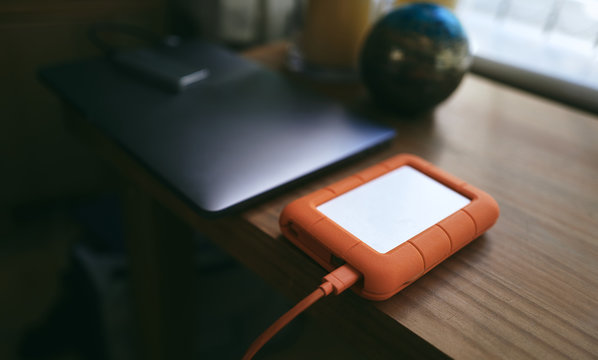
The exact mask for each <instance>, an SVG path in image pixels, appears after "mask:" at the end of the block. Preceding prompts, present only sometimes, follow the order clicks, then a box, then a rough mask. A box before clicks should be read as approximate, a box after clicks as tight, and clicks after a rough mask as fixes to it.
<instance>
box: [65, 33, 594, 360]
mask: <svg viewBox="0 0 598 360" xmlns="http://www.w3.org/2000/svg"><path fill="white" fill-rule="evenodd" d="M284 50H285V47H284V45H283V44H278V45H272V46H267V47H264V48H260V49H256V50H253V51H250V52H248V53H247V54H246V55H247V56H248V57H250V58H253V59H256V60H257V61H261V62H263V63H265V64H267V65H269V66H273V67H278V68H279V67H280V66H281V63H282V58H283V56H284ZM320 89H322V88H321V87H320ZM324 91H327V92H329V93H332V94H334V95H336V96H338V97H339V98H341V99H342V100H344V101H350V104H351V106H354V107H357V108H360V109H361V110H366V111H369V112H370V113H371V114H372V116H375V117H378V118H379V119H381V120H382V121H384V122H387V123H389V124H393V126H396V128H397V129H398V131H399V136H398V137H397V138H396V140H394V141H393V143H392V144H391V146H390V147H388V148H385V149H383V150H382V151H379V152H376V153H374V154H372V155H369V156H367V157H365V158H363V159H361V160H358V161H356V162H352V163H350V164H349V165H347V166H345V167H343V168H341V169H337V170H334V171H332V172H328V173H327V174H326V175H323V176H320V177H318V178H316V179H315V180H312V181H310V182H307V183H304V184H303V185H301V186H299V187H296V188H294V189H293V190H290V191H287V192H285V193H283V194H281V195H278V196H276V197H274V198H271V199H270V200H268V201H265V202H262V203H260V204H259V205H257V206H254V207H252V208H251V209H249V210H247V211H245V212H243V213H241V214H238V215H235V216H229V217H226V218H220V219H216V220H207V219H205V218H202V217H200V216H198V215H197V214H196V213H194V212H193V211H192V210H191V209H190V208H189V207H188V206H187V205H186V204H185V203H183V202H182V201H181V200H180V199H179V198H177V197H176V195H175V194H174V193H172V192H170V191H169V190H168V189H166V188H165V187H164V186H162V185H161V184H160V183H159V182H158V181H157V180H156V179H155V178H154V177H152V176H151V175H150V174H149V173H147V172H146V171H145V170H144V169H143V168H142V167H141V166H140V165H139V164H137V163H136V161H135V160H133V159H132V158H130V157H129V156H128V155H126V154H125V153H124V152H123V151H122V150H120V148H118V147H117V146H116V145H115V144H113V143H111V142H110V141H109V140H108V139H106V138H105V137H103V135H102V134H101V133H99V132H98V131H97V130H95V129H93V128H91V127H90V125H88V123H87V122H85V121H84V119H81V118H78V117H77V116H71V117H70V124H71V125H72V128H73V130H74V131H75V132H76V133H77V134H78V136H80V137H83V138H84V139H85V140H86V141H87V142H89V143H90V145H91V146H92V147H94V148H95V149H96V150H98V152H99V153H100V154H101V155H102V156H104V157H105V158H107V159H108V161H110V162H111V163H113V164H114V165H116V167H117V168H118V169H120V170H121V171H122V173H123V174H124V175H125V177H126V178H127V179H128V180H129V181H130V182H131V184H132V185H133V186H131V191H130V192H129V197H128V198H129V202H128V204H129V211H128V213H129V214H130V216H128V217H127V218H128V221H129V223H130V224H132V225H135V224H137V225H139V224H141V226H131V227H130V228H131V229H134V230H132V231H131V232H130V233H129V247H130V249H131V251H130V253H131V265H132V272H131V276H132V279H133V282H134V284H135V292H136V295H137V299H138V300H139V301H140V303H139V306H138V309H139V313H140V319H141V321H142V324H143V326H142V327H141V328H142V330H143V332H142V338H143V339H144V340H145V342H146V343H145V348H146V349H148V358H156V359H157V358H181V356H182V355H183V354H184V350H180V349H185V346H188V344H189V339H185V337H184V336H180V335H181V333H182V332H181V329H183V328H184V326H192V324H191V321H190V320H188V316H186V315H185V313H184V311H183V309H184V308H185V306H188V305H189V304H188V302H190V301H192V299H193V296H194V295H193V294H186V293H185V289H184V285H183V283H182V281H178V282H177V281H172V280H173V279H179V277H184V276H187V277H188V276H189V275H188V274H187V275H185V273H186V272H187V271H188V269H189V268H190V267H191V264H192V259H191V257H190V256H188V254H189V252H188V251H187V250H188V244H184V243H182V242H177V241H174V239H170V238H171V237H172V235H171V234H169V235H168V236H160V231H152V230H151V229H150V228H149V227H148V226H147V225H148V224H152V226H158V227H159V224H157V223H156V222H154V221H152V217H153V216H154V215H155V210H152V209H155V206H154V205H152V204H155V203H159V204H161V205H160V206H163V208H164V209H167V210H157V211H164V212H168V213H171V214H172V215H173V216H170V217H167V218H169V219H171V220H168V221H175V220H174V219H183V220H184V222H185V223H187V224H190V225H192V227H194V228H196V229H198V230H199V231H201V232H203V233H205V234H207V235H208V236H209V237H210V238H211V239H212V240H213V242H214V243H216V244H217V245H218V246H220V247H221V248H223V249H224V250H226V251H227V252H228V253H229V254H231V255H232V256H234V257H235V258H236V259H238V261H239V262H241V263H242V264H244V265H245V266H246V267H248V268H249V269H251V270H253V271H254V272H256V273H257V274H258V275H260V276H261V277H262V278H263V279H265V280H266V281H267V282H268V283H269V284H271V285H272V286H273V287H274V288H276V289H277V290H279V291H280V292H282V293H283V294H285V295H287V296H288V297H290V298H291V299H299V298H301V297H303V296H305V295H306V294H307V293H308V292H310V291H311V290H312V289H314V288H315V287H316V286H317V285H318V284H319V282H320V278H321V277H322V276H323V275H324V271H323V270H322V269H321V268H320V267H319V266H318V265H316V264H315V263H314V262H313V261H312V260H311V259H309V258H308V257H307V256H305V255H304V254H303V253H302V252H301V251H299V250H298V249H296V248H295V247H294V246H293V245H291V244H290V243H289V242H288V241H287V240H285V239H284V238H283V237H282V236H281V233H280V230H279V228H278V216H279V214H280V212H281V210H282V208H283V207H284V206H285V205H286V204H287V203H288V202H290V201H291V200H293V199H295V198H297V197H299V196H301V195H305V194H307V193H309V192H311V191H313V190H316V189H318V188H320V187H323V186H326V185H328V184H331V183H333V182H334V181H337V180H339V179H342V178H343V177H345V176H348V175H349V174H352V173H353V172H356V171H359V170H361V169H364V168H365V167H367V166H370V165H372V164H375V163H377V162H379V161H381V160H383V159H385V158H387V157H390V156H392V155H394V154H397V153H400V152H410V153H414V154H417V155H419V156H421V157H423V158H425V159H427V160H429V161H430V162H432V163H434V164H436V165H437V166H439V167H441V168H443V169H445V170H447V171H448V172H450V173H453V174H455V175H457V176H458V177H460V178H462V179H464V180H465V181H467V182H469V183H471V184H473V185H475V186H477V187H479V188H481V189H484V190H486V191H487V192H489V193H490V194H492V195H493V197H494V198H495V199H496V200H497V202H498V203H499V205H500V208H501V216H500V218H499V220H498V222H497V224H496V225H495V226H494V227H493V228H492V229H491V230H490V231H489V232H488V233H487V234H485V235H484V236H482V237H481V238H479V239H477V240H475V241H473V242H472V243H471V244H470V245H468V246H466V247H465V248H464V249H462V250H460V251H459V252H458V253H457V254H455V255H454V256H452V257H451V258H449V259H448V260H446V261H444V262H443V263H441V264H440V265H439V266H437V267H436V268H435V269H434V270H432V271H431V272H429V273H428V274H426V275H425V276H424V277H422V278H421V279H419V280H418V281H417V282H415V283H414V284H413V285H411V286H409V287H408V288H406V289H405V290H403V291H401V292H400V293H399V294H397V295H395V296H394V297H392V298H391V299H389V300H387V301H384V302H370V301H366V300H363V299H361V298H359V297H357V296H356V295H354V294H352V293H350V292H349V293H346V294H343V295H342V296H339V297H336V298H327V299H326V300H324V301H322V302H321V303H320V304H317V305H316V306H315V307H314V308H313V309H312V310H311V312H312V313H313V314H315V315H316V316H318V317H319V318H320V319H322V320H323V323H324V326H331V328H333V329H335V331H337V332H340V333H342V335H343V336H345V337H346V338H347V339H349V340H350V344H351V345H350V346H352V347H354V348H355V354H357V355H358V357H368V358H398V357H399V356H400V355H406V356H413V357H415V356H417V357H421V356H423V355H427V356H428V357H445V356H449V357H454V358H459V359H479V358H494V357H500V358H508V359H512V358H529V357H536V358H575V359H582V358H596V357H598V118H597V117H596V116H593V115H588V114H586V113H583V112H580V111H576V110H573V109H570V108H567V107H564V106H561V105H559V104H557V103H554V102H551V101H548V100H544V99H541V98H539V97H536V96H533V95H530V94H527V93H524V92H522V91H518V90H515V89H512V88H509V87H506V86H503V85H499V84H497V83H495V82H492V81H489V80H486V79H484V78H480V77H478V76H474V75H468V76H467V77H466V78H465V80H464V82H463V83H462V85H461V86H460V87H459V89H458V90H457V91H456V93H455V94H454V95H453V96H452V97H451V98H450V99H449V100H448V101H447V102H446V103H445V104H443V105H442V106H440V107H439V108H438V109H437V111H436V112H435V113H434V114H433V115H431V116H427V117H424V118H421V119H418V120H417V121H397V120H396V119H393V118H392V116H388V115H384V114H381V113H379V112H378V111H376V110H375V109H374V108H373V107H371V105H369V104H368V102H367V101H366V100H365V99H364V97H363V91H362V90H360V89H352V90H351V89H347V88H345V89H340V91H339V89H324ZM165 239H166V240H165ZM147 274H153V277H152V279H158V280H159V281H153V280H152V281H150V280H148V276H147ZM177 284H178V285H177ZM207 290H208V291H209V289H207ZM172 294H185V296H184V297H183V298H184V299H186V300H184V301H187V304H179V303H177V304H176V306H175V304H174V302H175V301H174V300H172V299H173V298H174V295H172ZM147 298H150V299H151V301H149V302H148V301H144V302H141V300H142V299H147ZM165 304H166V305H165ZM166 308H168V309H170V310H164V309H166ZM173 309H174V310H173ZM177 309H178V310H177ZM181 324H186V325H184V326H183V328H181V327H180V325H181ZM348 344H349V342H348ZM348 346H349V345H348ZM176 349H179V350H176ZM177 351H179V352H177ZM173 354H174V355H173ZM178 355H181V356H178Z"/></svg>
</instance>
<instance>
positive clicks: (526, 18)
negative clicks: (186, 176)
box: [0, 0, 598, 359]
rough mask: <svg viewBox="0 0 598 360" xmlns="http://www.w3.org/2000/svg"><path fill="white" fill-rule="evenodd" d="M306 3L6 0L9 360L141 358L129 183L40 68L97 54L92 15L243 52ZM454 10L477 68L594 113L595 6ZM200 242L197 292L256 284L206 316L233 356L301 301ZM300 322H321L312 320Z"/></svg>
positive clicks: (1, 35) (505, 0)
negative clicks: (90, 143)
mask: <svg viewBox="0 0 598 360" xmlns="http://www.w3.org/2000/svg"><path fill="white" fill-rule="evenodd" d="M299 6H300V5H299V2H298V1H295V0H201V1H200V0H102V1H100V0H77V1H74V0H43V1H42V0H4V1H2V2H0V44H1V45H0V46H1V49H0V54H1V55H0V74H1V77H0V79H1V81H0V147H1V151H0V164H1V169H2V171H1V174H2V175H1V176H0V358H2V359H21V358H22V359H128V358H134V357H135V354H134V351H133V350H132V349H131V347H130V342H131V339H130V331H129V330H130V326H131V324H130V311H129V308H128V306H129V303H128V291H129V290H128V284H127V281H126V279H127V273H126V262H125V259H124V257H125V255H124V250H123V244H122V225H121V224H120V217H119V215H120V213H119V212H120V211H121V206H120V192H121V189H122V184H121V183H120V181H121V180H120V179H119V178H118V177H117V176H116V175H115V174H114V173H113V172H112V170H111V169H110V168H109V167H108V166H107V165H106V164H104V163H102V162H101V161H100V160H99V159H98V158H97V157H96V156H95V155H94V154H93V153H92V152H91V150H90V149H88V148H87V147H86V146H85V144H82V143H80V142H78V141H77V139H75V138H74V137H71V136H70V135H69V133H68V131H67V130H66V129H65V126H64V124H63V112H62V109H61V104H60V102H59V100H58V99H57V98H56V97H55V96H54V95H52V94H51V93H50V92H49V91H48V90H47V89H45V88H44V87H43V86H42V85H41V84H40V83H39V82H38V80H37V78H36V71H37V69H38V68H39V67H41V66H43V65H48V64H52V63H57V62H61V61H67V60H71V59H80V58H84V57H90V56H97V55H100V53H99V51H98V50H97V49H96V48H94V47H93V46H92V45H91V43H90V42H89V41H88V39H87V37H86V31H87V29H88V28H89V26H90V25H91V24H93V23H95V22H100V21H117V22H124V23H129V24H135V25H139V26H141V27H144V28H147V29H150V30H152V31H155V32H157V33H158V34H162V35H166V34H176V35H179V36H181V37H203V38H206V39H208V40H211V41H214V42H218V43H221V44H224V45H225V46H229V47H231V48H232V49H234V50H243V49H246V48H249V47H252V46H256V45H258V44H262V43H267V42H271V41H277V40H280V39H288V38H289V37H290V36H291V34H292V32H293V24H294V23H295V21H296V18H295V17H296V16H297V13H298V9H299ZM456 12H457V14H458V16H459V17H460V19H461V20H462V22H463V23H464V25H465V27H466V29H467V30H468V33H469V34H470V38H471V42H472V45H473V48H474V52H475V55H476V61H475V62H474V67H473V70H474V71H477V72H479V73H481V74H484V75H486V76H490V77H493V78H495V79H499V80H501V81H505V82H507V83H510V84H512V85H515V86H519V87H522V88H525V89H528V90H531V91H535V92H538V93H540V94H543V95H546V96H549V97H552V98H555V99H557V100H560V101H564V102H566V103H569V104H572V105H575V106H580V107H582V108H585V109H587V110H590V111H596V109H593V108H592V105H591V104H590V105H587V103H588V102H589V103H593V102H594V101H593V99H595V96H596V94H597V93H596V91H597V89H598V87H597V86H596V84H598V70H597V69H598V66H596V65H598V64H597V62H598V60H597V59H598V0H528V1H514V0H460V1H459V2H458V3H457V5H456ZM521 74H524V75H525V76H521ZM563 84H565V85H567V86H565V87H563ZM584 99H588V100H587V101H585V102H584V101H583V100H584ZM584 104H585V105H584ZM193 236H194V242H195V244H196V247H197V256H198V265H197V266H198V283H197V286H201V285H202V284H204V285H205V284H210V283H213V284H216V283H218V281H219V279H221V277H223V276H225V277H227V279H230V281H235V282H238V283H239V284H251V286H249V285H248V288H251V289H255V291H248V292H247V293H248V294H249V295H248V296H247V297H246V298H244V299H243V300H242V302H243V304H244V305H243V306H241V305H239V304H238V303H236V304H226V306H223V307H222V308H223V309H224V308H226V309H231V308H235V306H237V310H232V311H229V310H226V311H224V310H222V312H219V311H218V310H214V311H213V312H212V314H211V315H206V314H204V315H203V316H208V317H209V316H211V317H212V320H213V322H214V323H219V324H220V328H215V329H214V328H211V329H209V331H208V330H206V329H204V330H206V331H204V336H203V338H202V340H201V341H198V353H201V354H203V355H205V356H204V357H206V358H226V356H222V355H223V354H228V355H229V356H230V357H231V358H236V357H238V356H240V353H239V351H242V350H243V349H244V346H245V345H246V344H247V342H248V341H250V340H251V336H249V335H248V334H253V333H252V329H250V328H251V327H257V328H263V327H265V326H266V325H267V324H269V322H270V321H271V320H267V321H266V320H263V319H264V318H268V316H269V319H273V318H275V317H276V316H277V315H279V314H281V313H282V312H283V311H284V310H285V309H286V308H287V307H288V306H290V305H291V304H290V303H289V302H288V301H287V300H285V299H284V298H282V297H280V296H279V295H277V294H275V293H274V292H272V291H271V290H270V289H269V288H268V286H267V285H265V284H263V283H261V282H260V280H259V279H257V278H255V277H254V276H253V275H251V274H248V273H246V272H245V271H244V270H243V269H241V268H240V267H239V266H238V265H237V264H236V263H235V262H234V261H232V260H231V259H229V258H228V257H227V256H226V255H225V254H222V253H220V252H219V251H218V250H217V249H214V248H212V247H211V245H210V243H209V241H207V240H206V239H205V238H203V237H202V236H201V235H199V234H194V235H193ZM227 281H229V280H227ZM214 286H215V285H214ZM204 301H205V302H206V303H211V304H212V305H214V306H216V305H217V303H218V302H217V301H216V300H215V299H205V300H204ZM239 302H241V300H239ZM204 305H205V304H204ZM215 309H217V307H216V308H215ZM247 314H250V315H247ZM243 317H245V319H244V320H243V319H242V320H239V318H243ZM224 318H228V319H236V320H234V321H233V320H231V321H230V322H226V321H225V322H222V319H224ZM204 319H205V318H204ZM216 319H217V320H218V321H217V320H216ZM260 319H262V320H260ZM209 320H210V319H209V318H208V323H209ZM204 323H205V321H204ZM223 323H224V324H245V325H244V326H245V327H243V326H240V327H239V326H238V325H230V326H228V325H222V324H223ZM248 324H249V325H248ZM296 326H298V327H300V328H301V327H304V326H312V327H313V328H314V329H317V326H316V325H314V324H311V323H310V320H304V321H299V322H298V325H296ZM290 332H291V333H292V332H293V330H292V329H291V330H290ZM298 333H300V334H301V333H302V334H305V333H306V332H305V331H298ZM311 333H313V334H315V335H312V336H311V338H310V339H308V340H306V342H307V343H312V344H313V343H317V341H318V340H317V330H314V331H313V332H311ZM205 334H212V336H208V337H206V336H205ZM296 335H297V332H296V333H295V334H292V336H288V337H287V340H285V339H284V336H283V339H282V340H280V341H281V342H283V343H284V342H285V341H287V343H285V344H284V346H282V347H284V348H289V347H291V346H296V347H300V348H303V347H302V346H300V344H299V345H297V342H296V341H300V340H295V339H296V338H297V337H298V336H296ZM299 337H300V336H299ZM239 339H241V340H239ZM291 339H292V340H291ZM231 344H236V347H234V346H232V347H231ZM293 344H295V345H293ZM226 351H228V353H227V352H226ZM216 354H219V356H218V355H216ZM306 356H308V355H306Z"/></svg>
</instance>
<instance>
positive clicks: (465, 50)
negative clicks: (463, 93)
mask: <svg viewBox="0 0 598 360" xmlns="http://www.w3.org/2000/svg"><path fill="white" fill-rule="evenodd" d="M471 59H472V57H471V52H470V50H469V42H468V39H467V36H466V34H465V31H464V30H463V27H462V26H461V23H460V22H459V20H458V19H457V18H456V17H455V15H454V14H453V13H452V12H451V11H450V10H448V9H446V8H444V7H442V6H440V5H436V4H428V3H416V4H411V5H406V6H402V7H399V8H397V9H394V10H393V11H391V12H389V13H388V14H386V16H384V17H383V18H382V19H380V20H379V21H378V22H377V23H376V24H375V25H374V27H373V28H372V30H371V31H370V33H369V35H368V37H367V38H366V41H365V43H364V46H363V49H362V52H361V58H360V72H361V76H362V80H363V82H364V83H365V85H366V86H367V88H368V89H369V91H370V93H371V95H372V97H373V98H374V100H375V101H376V102H377V103H379V104H380V105H382V106H383V107H386V108H390V109H392V110H394V111H396V112H399V113H402V114H417V113H422V112H425V111H429V110H431V109H432V108H433V107H434V106H436V105H437V104H439V103H440V102H442V101H444V100H445V99H446V98H448V97H449V95H450V94H451V93H452V92H453V91H454V90H455V89H456V88H457V86H458V85H459V83H460V82H461V80H462V79H463V75H464V74H465V73H466V72H467V70H468V69H469V66H470V64H471Z"/></svg>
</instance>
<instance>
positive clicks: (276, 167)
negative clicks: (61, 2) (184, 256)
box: [40, 41, 395, 215]
mask: <svg viewBox="0 0 598 360" xmlns="http://www.w3.org/2000/svg"><path fill="white" fill-rule="evenodd" d="M167 56H168V57H169V58H171V59H173V61H176V62H178V63H180V64H185V65H186V66H194V67H196V68H200V69H203V70H205V71H204V72H203V73H202V77H201V79H200V80H199V81H197V82H196V83H194V84H193V85H191V86H188V87H186V88H185V89H184V90H183V91H178V92H176V91H167V89H165V88H163V87H160V86H155V84H153V83H150V82H147V81H144V80H143V79H142V78H141V77H139V76H136V75H135V74H133V73H131V72H129V71H126V70H123V68H122V67H119V66H116V65H115V63H114V62H113V61H110V60H108V59H107V58H94V59H88V60H83V61H78V62H73V63H68V64H61V65H57V66H51V67H47V68H45V69H42V70H41V71H40V77H41V79H42V81H43V82H44V83H45V84H46V85H48V86H49V87H50V88H51V89H53V90H54V91H55V92H56V93H57V94H58V95H59V96H60V97H61V98H62V99H63V100H64V101H66V102H67V103H68V104H70V105H71V106H74V107H75V108H77V109H78V110H79V111H81V112H82V113H83V115H84V116H85V119H86V120H85V121H89V122H90V123H92V124H93V125H94V126H95V127H97V128H98V129H100V130H101V131H102V132H103V133H104V134H105V135H106V136H107V137H109V138H110V139H111V140H113V141H115V142H116V143H117V144H118V145H120V146H121V147H122V148H123V149H124V150H125V151H127V152H128V153H129V154H131V155H132V156H134V157H135V158H136V159H137V160H138V161H140V162H141V163H142V164H143V166H145V167H146V168H147V169H148V170H149V171H150V172H151V173H153V174H154V175H156V176H158V177H159V178H160V180H161V181H163V182H164V183H165V184H166V185H167V186H169V187H170V188H171V189H172V190H174V191H175V192H177V193H178V195H179V196H181V197H182V198H183V199H184V200H185V201H186V202H187V203H189V204H190V205H192V206H193V207H194V208H195V209H196V210H197V211H199V212H201V213H203V214H205V215H217V214H223V213H227V212H230V211H234V210H236V209H240V208H242V207H243V206H244V205H249V204H252V203H254V202H255V201H256V200H259V199H261V198H262V197H263V196H265V195H268V194H270V193H271V192H272V191H273V190H275V189H279V188H280V187H282V186H284V185H288V184H290V183H293V182H296V181H297V180H300V179H304V178H305V177H306V176H308V175H310V174H313V173H314V172H318V171H321V170H323V169H325V168H327V167H329V166H331V165H333V164H335V163H338V162H340V161H343V160H347V159H349V158H352V157H354V156H356V155H358V154H360V153H363V152H364V151H366V150H369V149H373V148H376V147H378V146H380V145H382V144H384V143H387V142H389V141H390V140H391V139H392V138H393V137H394V136H395V131H394V130H393V129H391V128H388V127H385V126H382V125H379V124H376V123H374V122H372V121H370V120H368V119H364V118H361V117H360V116H358V115H355V114H352V113H350V112H349V111H348V110H346V109H345V108H344V107H343V106H341V105H339V104H337V103H335V102H333V101H331V100H329V99H326V98H323V97H320V96H317V95H315V94H313V93H311V92H309V91H307V90H305V89H303V88H301V87H298V86H296V85H295V84H293V83H291V82H289V80H287V79H286V78H284V77H283V76H282V75H280V74H278V73H276V72H274V71H271V70H269V69H266V68H264V67H263V66H261V65H259V64H257V63H254V62H252V61H250V60H247V59H245V58H242V57H240V56H238V55H237V54H235V53H233V52H230V51H228V50H226V49H224V48H221V47H219V46H216V45H212V44H209V43H205V42H202V41H190V42H184V43H182V44H181V45H179V46H177V47H175V48H172V49H169V50H168V54H167Z"/></svg>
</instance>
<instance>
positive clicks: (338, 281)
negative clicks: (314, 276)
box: [320, 264, 361, 295]
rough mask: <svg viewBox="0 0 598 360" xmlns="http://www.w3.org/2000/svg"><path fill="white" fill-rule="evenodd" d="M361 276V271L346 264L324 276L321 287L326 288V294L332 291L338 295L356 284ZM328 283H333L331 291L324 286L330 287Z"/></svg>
mask: <svg viewBox="0 0 598 360" xmlns="http://www.w3.org/2000/svg"><path fill="white" fill-rule="evenodd" d="M360 278H361V274H360V273H359V271H357V270H355V268H353V267H352V266H351V265H349V264H345V265H343V266H339V267H338V268H336V269H335V270H333V271H332V272H330V273H329V274H328V275H326V276H324V279H323V280H324V283H323V284H322V285H320V288H321V289H322V290H324V293H325V294H326V295H330V294H331V293H334V295H338V294H340V293H342V292H343V291H345V290H347V289H348V288H350V287H351V286H353V285H355V283H356V282H357V281H359V279H360ZM328 284H330V285H332V289H331V290H330V292H328V291H329V290H327V289H325V288H324V287H326V288H330V286H328Z"/></svg>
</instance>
